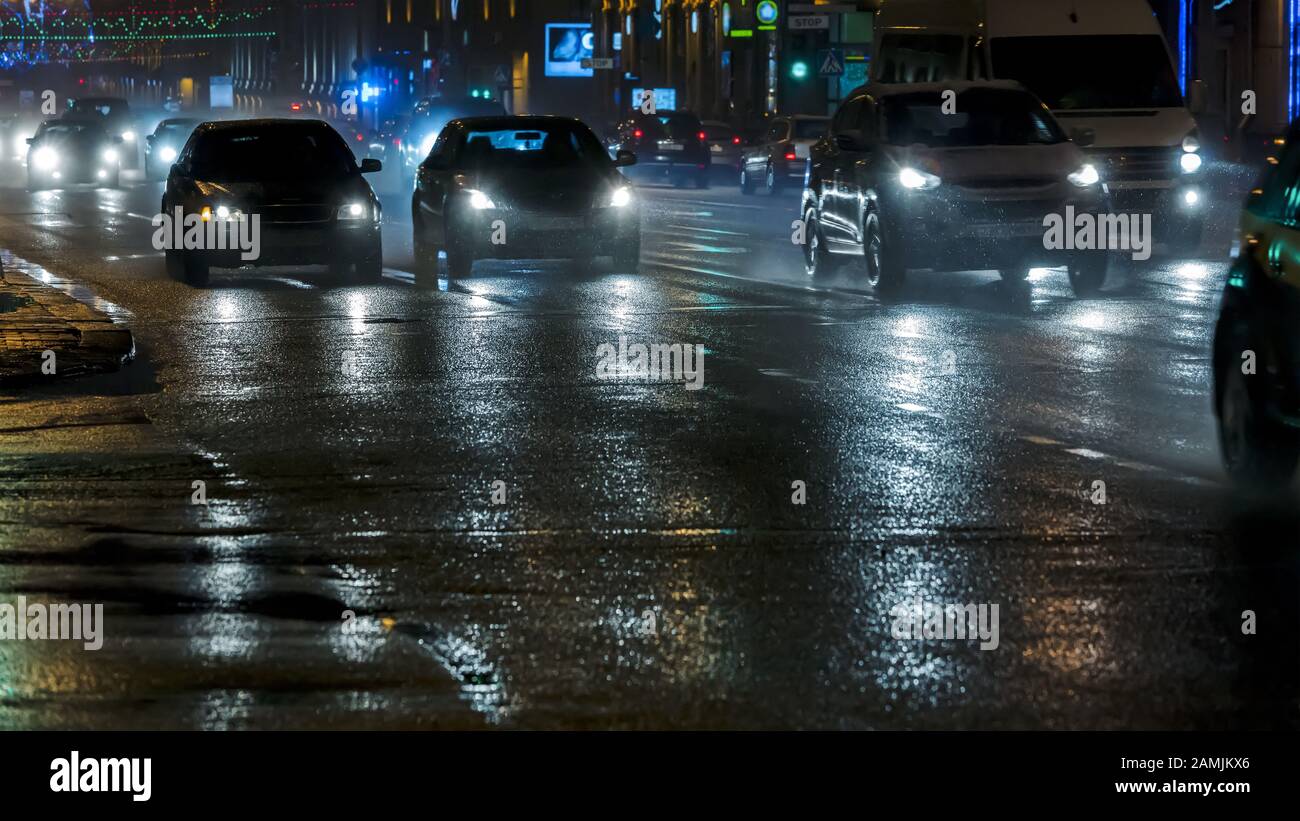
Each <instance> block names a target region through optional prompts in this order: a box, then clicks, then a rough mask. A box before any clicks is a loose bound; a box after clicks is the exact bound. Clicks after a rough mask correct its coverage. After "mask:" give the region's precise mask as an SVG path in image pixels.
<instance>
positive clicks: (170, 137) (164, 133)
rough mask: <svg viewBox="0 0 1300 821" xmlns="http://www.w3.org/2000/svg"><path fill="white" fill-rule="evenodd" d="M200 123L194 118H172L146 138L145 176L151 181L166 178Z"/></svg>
mask: <svg viewBox="0 0 1300 821" xmlns="http://www.w3.org/2000/svg"><path fill="white" fill-rule="evenodd" d="M199 122H200V121H199V120H196V119H194V118H192V117H171V118H169V119H166V120H163V121H162V122H160V123H158V127H157V128H155V129H154V131H153V133H152V134H150V135H149V136H147V137H145V138H144V172H145V176H147V177H148V178H149V179H151V180H161V179H163V178H164V177H166V176H167V172H168V170H169V169H170V168H171V167H172V163H174V162H176V158H177V157H179V156H180V154H181V149H182V148H184V147H185V141H186V140H188V139H189V138H190V134H191V133H193V131H194V129H195V128H197V127H198V124H199Z"/></svg>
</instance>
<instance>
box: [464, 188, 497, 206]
mask: <svg viewBox="0 0 1300 821" xmlns="http://www.w3.org/2000/svg"><path fill="white" fill-rule="evenodd" d="M469 207H470V208H473V209H475V210H478V211H482V210H483V209H485V208H496V207H497V206H496V203H494V202H492V198H491V197H489V196H488V195H487V194H484V193H483V192H482V191H475V190H473V189H470V191H469Z"/></svg>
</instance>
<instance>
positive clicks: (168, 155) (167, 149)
mask: <svg viewBox="0 0 1300 821" xmlns="http://www.w3.org/2000/svg"><path fill="white" fill-rule="evenodd" d="M158 156H159V157H161V158H162V161H163V162H172V161H173V160H175V159H176V149H174V148H172V147H171V146H170V145H164V146H163V148H162V150H161V151H159V152H158Z"/></svg>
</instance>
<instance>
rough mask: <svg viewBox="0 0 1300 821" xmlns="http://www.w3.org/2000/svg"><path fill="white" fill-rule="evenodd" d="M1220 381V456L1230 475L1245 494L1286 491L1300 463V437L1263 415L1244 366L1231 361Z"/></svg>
mask: <svg viewBox="0 0 1300 821" xmlns="http://www.w3.org/2000/svg"><path fill="white" fill-rule="evenodd" d="M1219 378H1220V385H1221V386H1222V387H1221V389H1220V390H1219V391H1218V392H1217V393H1218V395H1219V400H1218V403H1219V407H1218V414H1217V417H1218V420H1217V421H1218V432H1219V452H1220V453H1221V454H1222V455H1223V466H1224V468H1225V469H1226V470H1227V472H1228V475H1229V476H1230V477H1231V478H1232V480H1233V483H1234V484H1236V485H1237V486H1238V487H1241V488H1243V489H1245V490H1250V491H1256V492H1263V493H1268V494H1279V493H1281V492H1283V491H1285V490H1286V489H1287V488H1288V487H1289V486H1290V483H1291V479H1292V477H1293V476H1294V474H1295V470H1296V465H1297V463H1298V462H1300V436H1297V434H1296V432H1295V431H1292V430H1290V429H1288V428H1285V427H1284V426H1282V425H1280V424H1278V423H1277V422H1274V421H1273V420H1270V419H1268V418H1266V417H1265V416H1264V415H1263V414H1261V413H1260V411H1259V408H1258V407H1257V403H1256V401H1255V399H1254V398H1253V397H1252V396H1251V395H1250V385H1249V381H1248V379H1247V377H1246V375H1245V374H1243V373H1242V372H1241V363H1240V362H1238V361H1235V360H1231V361H1229V362H1228V363H1227V364H1226V365H1225V366H1224V368H1223V371H1222V372H1221V373H1220V375H1219ZM1253 378H1256V379H1262V378H1265V377H1263V376H1255V377H1253Z"/></svg>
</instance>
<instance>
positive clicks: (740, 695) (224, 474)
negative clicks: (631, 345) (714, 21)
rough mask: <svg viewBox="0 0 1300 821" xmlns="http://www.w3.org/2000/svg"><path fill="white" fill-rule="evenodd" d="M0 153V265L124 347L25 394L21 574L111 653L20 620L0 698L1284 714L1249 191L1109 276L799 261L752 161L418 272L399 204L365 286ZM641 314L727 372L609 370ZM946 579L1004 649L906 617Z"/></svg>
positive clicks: (534, 720) (569, 721) (653, 719)
mask: <svg viewBox="0 0 1300 821" xmlns="http://www.w3.org/2000/svg"><path fill="white" fill-rule="evenodd" d="M8 177H9V179H8V181H7V184H8V185H9V186H11V187H7V188H5V189H4V190H3V191H2V192H0V197H2V203H3V204H2V205H0V248H3V249H4V251H5V253H6V258H5V263H6V265H18V266H25V267H26V268H27V270H29V271H31V272H33V273H35V274H37V275H39V274H40V272H41V271H42V270H48V271H51V272H55V273H57V274H59V275H63V276H68V277H72V278H75V279H76V280H78V281H80V282H82V283H84V284H85V285H86V286H87V288H88V289H89V292H93V294H94V295H95V297H96V298H97V299H98V300H99V303H98V304H99V305H100V306H101V307H104V308H106V309H107V310H109V311H111V312H114V313H116V315H118V316H120V317H122V318H123V319H125V320H126V321H129V323H130V325H131V327H132V328H133V330H134V331H135V334H136V338H137V344H138V345H139V348H140V358H139V360H138V361H137V362H135V363H134V364H133V365H132V366H130V367H129V368H127V369H126V370H125V371H123V372H122V373H121V374H117V375H112V376H107V377H97V378H93V379H86V380H80V381H75V382H67V383H62V384H58V385H53V386H49V387H39V386H38V387H28V388H23V389H8V390H6V391H3V392H0V409H2V411H0V601H5V600H12V599H13V598H14V597H16V596H17V595H20V594H21V595H26V596H28V597H29V598H48V599H58V600H64V601H77V602H103V603H105V605H106V612H105V618H106V627H105V632H106V639H105V645H104V648H103V649H102V650H99V651H97V652H89V651H85V650H83V649H82V648H81V646H80V645H79V644H73V643H69V642H39V643H38V642H15V641H8V642H0V727H5V728H33V727H57V728H69V727H92V728H109V727H115V728H132V727H140V728H152V727H201V728H226V727H288V728H305V727H374V728H411V727H481V726H499V727H521V728H574V727H602V728H604V727H743V728H768V727H772V728H792V727H815V728H1103V729H1110V728H1228V727H1251V728H1255V727H1291V728H1294V727H1297V726H1300V711H1298V706H1300V700H1298V694H1300V638H1298V636H1300V633H1298V632H1297V631H1298V630H1300V607H1298V605H1297V601H1298V594H1300V573H1297V550H1296V547H1297V539H1296V535H1297V532H1298V530H1297V521H1296V519H1295V518H1294V515H1293V514H1292V513H1290V512H1287V511H1285V510H1282V511H1279V510H1264V509H1260V508H1258V507H1256V506H1253V505H1251V504H1247V503H1244V502H1242V501H1240V500H1238V499H1236V498H1234V496H1233V495H1232V494H1231V493H1229V491H1228V490H1227V489H1226V488H1225V486H1224V484H1223V476H1222V473H1221V470H1220V468H1219V464H1218V453H1217V446H1216V444H1215V440H1214V429H1213V417H1212V414H1211V408H1210V403H1209V388H1210V382H1211V380H1210V374H1209V347H1208V346H1209V340H1210V335H1211V329H1212V324H1213V319H1214V313H1215V310H1216V308H1217V304H1218V292H1219V289H1220V287H1221V285H1222V280H1223V277H1224V274H1225V267H1226V266H1225V260H1226V256H1227V247H1228V242H1229V240H1230V234H1231V225H1232V223H1233V221H1234V220H1235V214H1236V202H1235V201H1228V200H1225V201H1223V202H1221V203H1217V204H1216V205H1215V208H1214V210H1213V225H1212V227H1211V229H1210V231H1209V232H1208V233H1207V238H1206V242H1205V244H1204V246H1203V248H1202V250H1201V252H1200V253H1199V254H1197V255H1196V256H1195V257H1189V258H1186V259H1169V258H1157V259H1153V260H1152V261H1151V262H1149V263H1146V264H1145V265H1142V266H1141V267H1138V268H1131V269H1128V270H1125V271H1121V272H1119V273H1117V274H1115V275H1114V278H1113V280H1112V281H1111V283H1110V284H1109V285H1108V287H1107V289H1106V292H1105V293H1104V295H1103V296H1102V297H1101V298H1098V299H1092V300H1085V301H1081V300H1077V299H1075V298H1074V297H1073V296H1072V294H1071V292H1070V290H1069V287H1068V285H1067V284H1066V282H1065V279H1064V274H1063V273H1061V272H1056V271H1051V272H1040V273H1039V274H1037V275H1036V276H1035V277H1034V281H1032V282H1031V283H1030V285H1029V287H1028V288H1013V287H1009V286H1006V285H1003V284H1002V283H1000V282H999V281H998V278H997V275H996V274H994V273H991V272H983V273H962V274H933V275H927V274H913V275H912V277H911V279H910V282H909V285H908V286H907V288H906V289H905V291H904V292H903V294H902V296H901V298H900V299H898V300H897V301H891V302H881V301H880V300H877V299H876V298H874V297H873V296H871V295H870V294H869V293H867V292H866V291H865V290H864V289H863V288H862V287H861V286H860V285H859V284H858V283H857V282H855V281H854V280H853V279H852V278H851V277H850V276H848V275H847V274H846V275H844V276H843V277H842V278H841V279H839V280H835V281H833V282H832V283H830V284H829V285H827V286H820V285H819V286H818V287H810V286H809V283H808V281H807V280H806V278H805V276H804V274H803V272H802V267H801V262H800V257H799V253H798V249H797V248H796V247H794V246H793V245H791V243H790V241H789V235H790V222H791V221H792V220H793V219H795V218H796V217H797V214H796V213H795V211H796V202H797V200H796V195H795V194H793V193H791V194H789V195H786V196H783V197H780V198H777V199H769V198H767V197H764V196H762V195H759V196H755V197H741V196H740V195H739V194H738V192H737V191H736V190H735V189H734V187H732V186H727V187H725V188H722V187H717V188H714V189H712V190H708V191H677V190H672V189H655V190H647V191H643V195H644V197H645V213H644V220H643V224H644V231H645V233H644V246H643V256H642V265H641V270H640V272H639V273H638V274H637V275H634V276H631V275H605V274H600V273H589V274H585V275H578V274H575V273H573V272H572V271H571V270H570V268H569V266H567V265H566V264H565V263H547V264H534V265H524V266H520V267H516V268H511V267H508V266H504V265H501V264H488V265H481V266H479V268H478V269H477V270H476V274H475V276H474V277H473V278H471V279H468V280H464V281H458V282H451V283H449V282H447V281H446V280H439V281H438V284H437V287H436V288H423V287H421V288H417V287H416V286H415V285H414V282H413V278H412V277H411V275H410V273H409V271H410V270H411V264H410V263H411V259H410V237H409V225H407V224H406V223H405V222H404V218H403V215H404V213H406V212H407V210H408V209H407V207H406V206H405V204H404V203H402V201H401V199H400V198H399V197H395V196H386V197H385V198H384V199H385V204H386V210H387V213H386V227H385V257H386V265H387V266H388V272H387V275H386V276H385V278H384V281H383V283H382V284H379V285H374V286H360V287H358V286H353V285H350V284H348V283H347V282H342V281H331V280H330V278H329V277H328V276H327V275H325V274H323V273H320V272H300V271H293V270H275V271H257V272H241V273H238V274H221V273H218V274H216V275H215V276H214V280H213V284H212V286H211V287H210V288H208V289H206V290H196V289H193V288H191V287H188V286H186V285H184V284H181V283H178V282H175V281H172V280H170V279H168V278H167V276H166V275H165V273H164V270H163V264H162V258H161V254H160V253H159V252H155V251H154V250H153V249H152V247H151V246H150V243H149V240H150V234H151V229H150V227H149V225H148V222H147V220H148V218H149V217H150V216H151V215H152V214H153V213H154V212H155V211H156V208H157V203H158V199H159V192H160V184H158V183H141V182H139V181H138V180H133V181H131V182H130V183H129V184H128V187H127V188H126V189H125V190H121V191H99V192H96V191H88V190H78V191H67V192H46V193H41V194H28V193H27V192H26V191H24V190H22V189H21V188H17V187H12V186H14V185H15V184H16V182H18V181H20V180H21V177H20V176H16V175H14V174H10V175H8ZM620 336H626V337H628V338H629V341H631V342H637V341H640V342H646V343H650V342H666V343H674V342H680V343H691V344H694V343H698V344H702V345H703V346H704V347H705V350H706V354H705V366H704V387H703V389H701V390H698V391H688V390H685V389H684V387H683V385H681V384H680V383H678V384H672V383H658V384H645V383H636V382H632V381H616V382H611V381H608V380H598V379H597V378H596V377H595V367H596V363H597V356H598V355H597V349H598V347H599V346H600V345H602V344H604V343H610V344H617V342H618V339H619V337H620ZM196 481H202V482H204V483H205V489H206V499H207V504H206V505H196V504H193V503H192V502H193V498H192V496H193V494H194V492H195V491H194V489H193V488H194V484H193V483H194V482H196ZM498 481H499V482H503V483H504V485H503V486H502V485H496V486H495V487H497V488H502V487H503V489H504V493H505V497H506V498H505V502H504V503H496V502H495V501H494V499H493V489H494V483H495V482H498ZM795 481H801V482H804V483H805V484H806V494H807V499H806V504H803V505H796V504H793V503H792V482H795ZM1094 481H1103V482H1105V485H1106V504H1104V505H1099V504H1094V503H1093V501H1092V500H1091V499H1090V498H1088V493H1087V492H1086V491H1087V489H1090V488H1091V487H1092V483H1093V482H1094ZM918 596H919V597H921V598H923V599H924V600H926V601H930V602H941V603H962V604H965V603H988V604H993V603H996V604H998V605H999V611H1000V640H999V646H998V649H996V650H989V651H981V650H980V649H978V647H977V645H976V644H973V643H970V642H966V641H961V640H958V641H928V642H916V641H910V640H899V639H896V638H894V637H893V636H892V635H891V625H892V622H893V619H892V617H891V615H890V610H891V608H893V607H894V606H895V605H897V604H900V603H903V602H907V601H911V600H914V599H916V598H917V597H918ZM1244 610H1253V611H1255V613H1256V616H1257V620H1258V625H1259V627H1258V633H1257V634H1256V635H1253V636H1246V635H1243V634H1242V631H1241V623H1242V611H1244ZM345 611H349V612H345Z"/></svg>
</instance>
